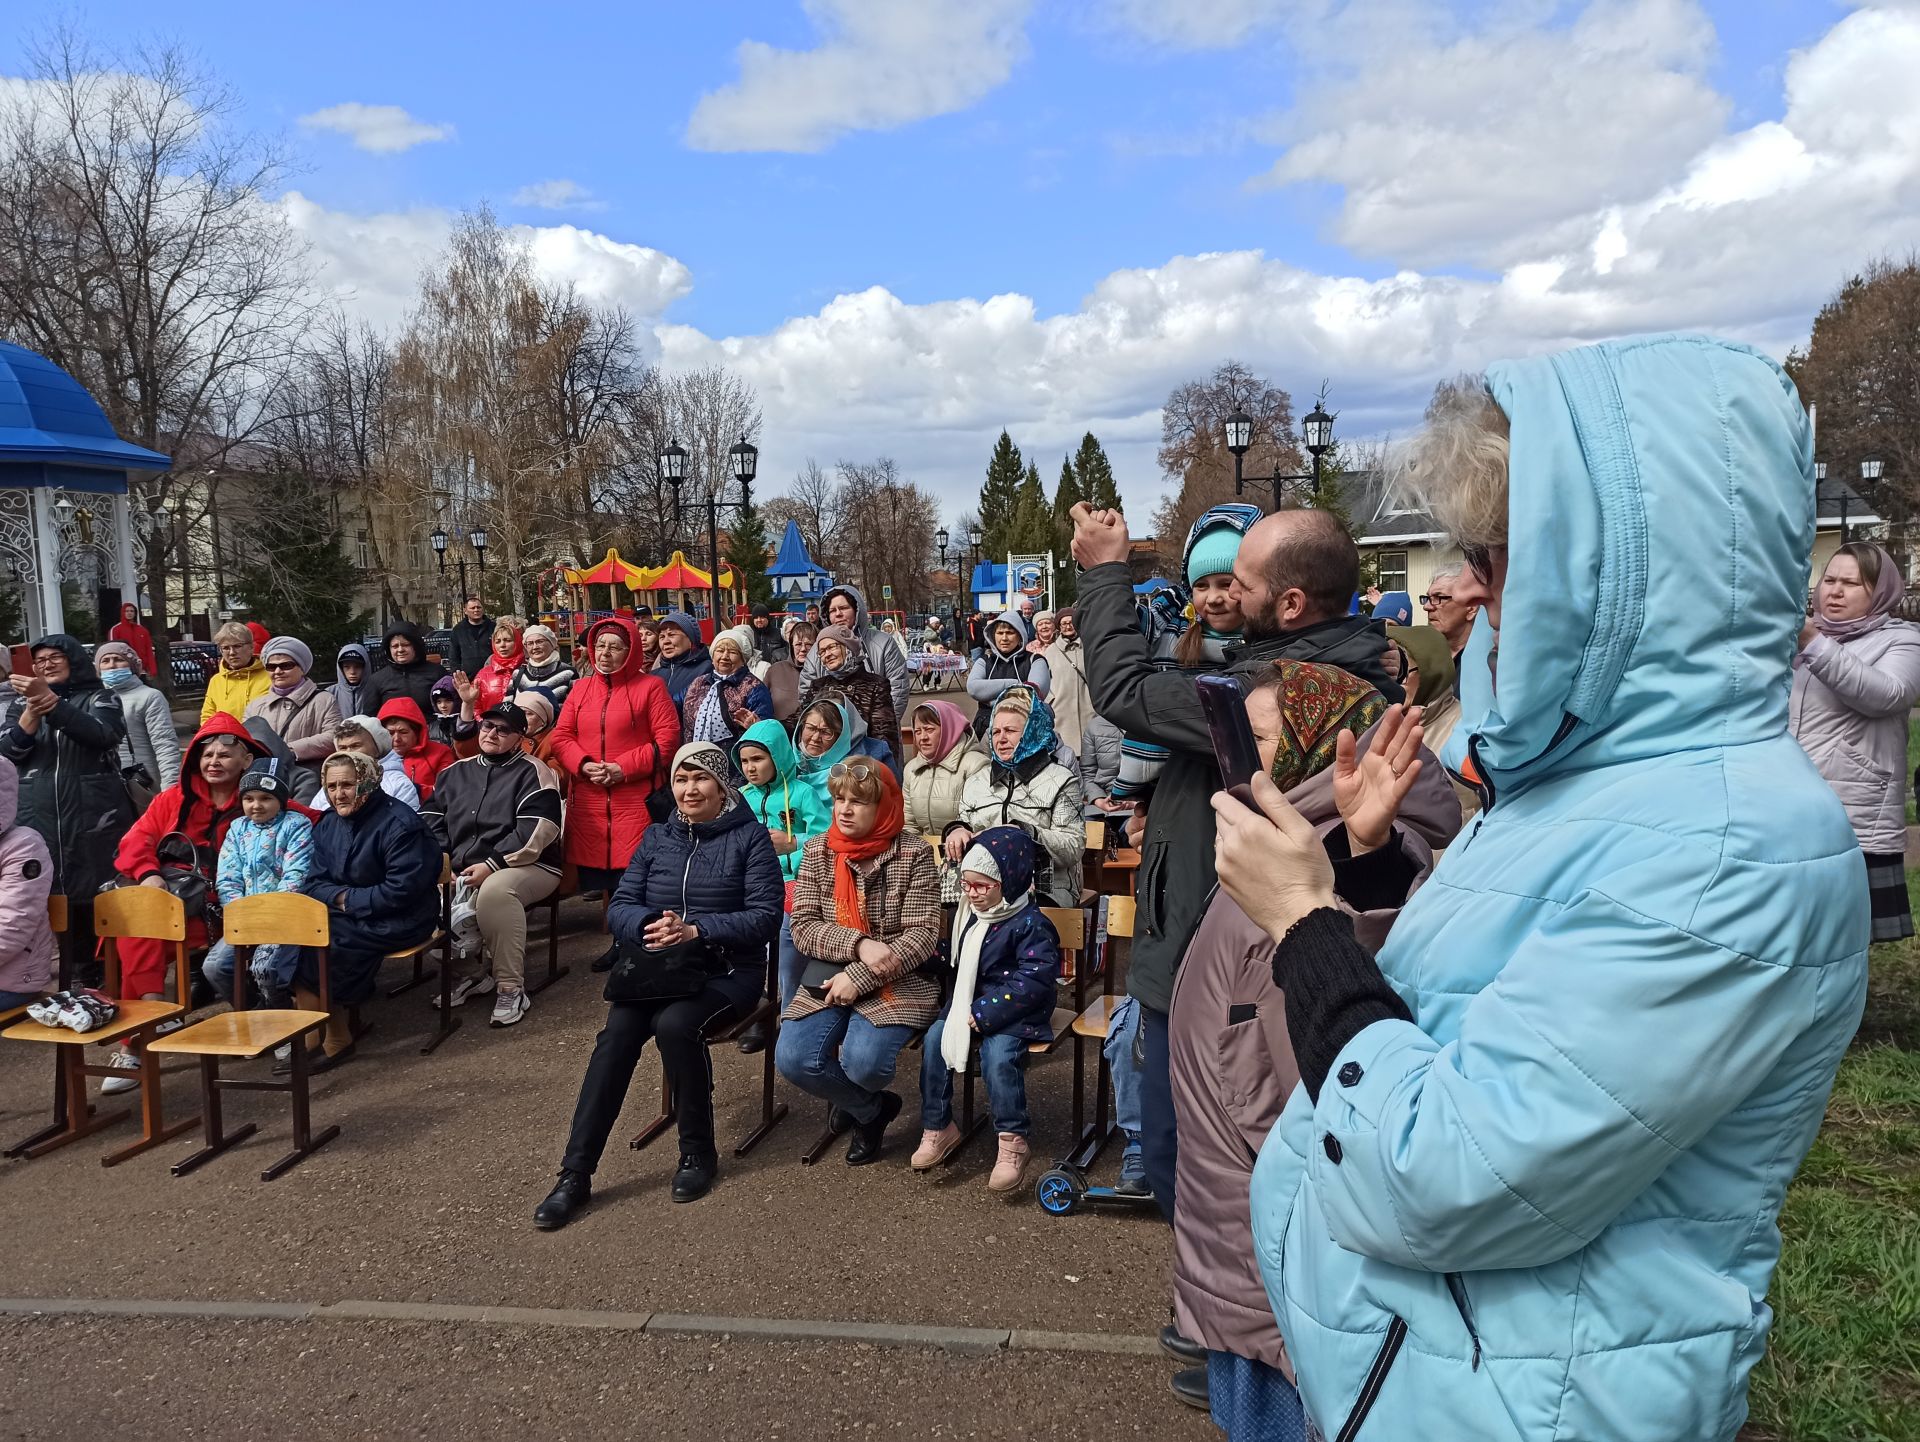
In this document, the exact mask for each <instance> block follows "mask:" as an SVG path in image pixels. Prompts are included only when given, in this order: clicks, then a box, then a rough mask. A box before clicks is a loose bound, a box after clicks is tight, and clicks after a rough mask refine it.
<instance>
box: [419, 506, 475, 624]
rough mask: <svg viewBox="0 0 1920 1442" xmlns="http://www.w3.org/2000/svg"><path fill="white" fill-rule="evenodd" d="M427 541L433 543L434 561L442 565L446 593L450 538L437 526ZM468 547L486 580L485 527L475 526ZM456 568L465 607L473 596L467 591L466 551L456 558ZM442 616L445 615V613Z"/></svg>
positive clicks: (441, 581) (462, 602)
mask: <svg viewBox="0 0 1920 1442" xmlns="http://www.w3.org/2000/svg"><path fill="white" fill-rule="evenodd" d="M427 539H428V540H430V541H431V542H432V543H433V555H434V559H435V560H437V561H438V562H439V563H440V586H441V589H442V591H443V592H444V591H445V588H446V584H447V545H448V541H449V537H448V536H447V533H446V531H444V530H443V529H442V528H440V527H439V526H435V527H434V528H433V534H432V535H431V536H429V537H428V538H427ZM467 547H468V549H469V550H471V551H472V552H473V556H474V560H475V561H476V562H478V564H479V567H480V575H481V578H482V579H483V580H484V579H485V577H486V574H487V532H486V528H485V527H483V526H475V527H474V528H473V529H471V530H470V531H468V532H467ZM454 566H455V568H456V571H457V574H458V575H459V578H460V602H461V604H462V605H465V604H466V600H467V597H468V595H469V594H471V593H470V592H469V591H468V590H467V554H466V552H465V551H462V552H460V554H459V555H458V556H456V557H455V558H454ZM442 614H443V615H444V614H445V613H444V611H443V613H442Z"/></svg>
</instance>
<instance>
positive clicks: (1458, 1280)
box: [1447, 1272, 1480, 1372]
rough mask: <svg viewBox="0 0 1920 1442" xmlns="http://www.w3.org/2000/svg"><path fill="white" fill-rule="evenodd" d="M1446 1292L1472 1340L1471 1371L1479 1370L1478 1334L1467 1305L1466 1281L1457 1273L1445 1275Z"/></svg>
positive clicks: (1471, 1309) (1470, 1310)
mask: <svg viewBox="0 0 1920 1442" xmlns="http://www.w3.org/2000/svg"><path fill="white" fill-rule="evenodd" d="M1447 1291H1448V1292H1450V1293H1451V1294H1452V1295H1453V1305H1454V1306H1455V1307H1456V1308H1458V1309H1459V1312H1460V1320H1461V1321H1462V1322H1465V1323H1466V1324H1467V1335H1468V1336H1469V1337H1471V1338H1472V1339H1473V1370H1474V1371H1476V1372H1478V1371H1479V1370H1480V1334H1479V1332H1477V1331H1475V1330H1474V1326H1473V1308H1472V1307H1471V1306H1469V1305H1468V1304H1467V1279H1466V1278H1465V1277H1462V1276H1461V1275H1460V1274H1459V1273H1458V1272H1448V1273H1447Z"/></svg>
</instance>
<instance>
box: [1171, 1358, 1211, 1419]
mask: <svg viewBox="0 0 1920 1442" xmlns="http://www.w3.org/2000/svg"><path fill="white" fill-rule="evenodd" d="M1167 1385H1168V1386H1170V1387H1172V1388H1173V1395H1174V1396H1176V1397H1178V1398H1179V1399H1180V1400H1181V1401H1182V1402H1185V1403H1186V1404H1187V1405H1188V1406H1189V1407H1197V1408H1199V1409H1200V1410H1201V1411H1202V1412H1205V1411H1207V1410H1208V1408H1209V1406H1210V1405H1211V1404H1210V1401H1209V1399H1208V1397H1207V1369H1206V1368H1205V1367H1183V1368H1181V1369H1180V1370H1179V1371H1178V1372H1175V1373H1174V1374H1173V1380H1172V1381H1171V1382H1169V1383H1168V1384H1167Z"/></svg>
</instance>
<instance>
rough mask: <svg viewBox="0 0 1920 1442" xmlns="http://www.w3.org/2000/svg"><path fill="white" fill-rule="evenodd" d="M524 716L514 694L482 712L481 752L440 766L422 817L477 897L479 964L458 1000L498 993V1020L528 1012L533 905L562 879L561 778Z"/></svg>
mask: <svg viewBox="0 0 1920 1442" xmlns="http://www.w3.org/2000/svg"><path fill="white" fill-rule="evenodd" d="M526 735H527V716H526V713H525V712H524V711H522V710H521V709H520V708H519V707H518V706H515V705H513V704H512V703H511V702H502V703H501V704H500V705H498V706H495V707H493V708H491V709H490V710H488V711H486V712H484V713H483V714H482V715H481V717H480V732H479V737H480V741H479V744H480V754H479V755H478V756H470V757H468V758H467V759H466V760H465V761H456V762H454V763H453V765H451V766H449V767H447V768H446V770H444V771H442V772H441V773H440V775H439V776H438V777H437V778H436V779H435V781H434V784H433V794H432V795H431V796H430V797H429V798H428V799H427V800H426V801H425V802H423V803H422V804H421V807H420V819H421V820H422V821H424V822H426V823H427V830H429V831H431V832H432V833H433V839H434V841H435V842H436V843H437V844H438V845H439V847H440V849H441V850H442V851H444V852H445V853H446V854H447V859H448V861H449V863H450V864H451V865H452V867H453V874H454V876H455V877H456V878H457V879H458V880H461V881H464V882H465V883H466V884H467V887H468V888H469V890H470V892H471V894H472V897H473V907H474V919H475V921H476V922H477V923H478V926H479V930H480V944H481V946H482V947H483V948H484V951H485V955H486V957H487V959H488V960H489V961H490V962H491V964H492V965H491V970H489V969H488V967H487V966H485V965H483V966H482V967H481V968H480V969H479V970H478V971H477V972H476V973H474V974H473V975H471V976H465V977H462V978H461V979H460V981H459V982H458V983H457V984H456V985H455V987H454V989H453V1004H454V1005H455V1006H458V1005H459V1004H460V1003H461V1002H463V1001H465V1000H466V999H467V998H468V997H469V996H473V995H476V994H481V993H485V992H488V991H494V990H495V988H496V986H497V987H498V991H497V993H496V995H495V997H494V1002H493V1017H492V1024H493V1025H494V1026H512V1025H513V1024H514V1023H516V1022H517V1021H519V1020H520V1019H521V1018H522V1017H523V1016H525V1015H526V1014H527V1011H528V1009H529V1008H530V1007H531V1006H532V1002H530V1001H529V1000H528V999H527V989H526V964H527V908H528V907H530V906H532V905H533V904H534V903H535V902H540V901H545V900H546V899H547V898H548V897H549V896H551V895H553V892H554V888H555V887H557V886H559V884H560V782H559V780H558V779H557V778H556V777H555V776H554V774H553V769H552V768H551V767H550V766H548V765H547V764H546V762H544V761H539V760H536V759H535V758H534V756H533V755H532V754H531V753H530V752H528V751H527V750H526V748H525V747H524V745H523V744H522V743H523V742H524V741H525V740H526Z"/></svg>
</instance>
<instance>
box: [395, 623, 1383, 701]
mask: <svg viewBox="0 0 1920 1442" xmlns="http://www.w3.org/2000/svg"><path fill="white" fill-rule="evenodd" d="M395 636H405V637H406V638H407V639H408V640H410V641H412V642H413V660H411V661H409V662H408V663H407V664H406V665H404V666H396V665H394V664H393V662H392V661H388V662H387V664H386V665H384V666H382V667H381V668H380V669H379V670H378V671H375V672H374V673H373V675H371V676H369V677H368V678H367V686H366V691H365V693H364V694H363V697H362V700H361V704H362V705H364V706H365V707H366V708H367V715H369V716H378V715H379V714H380V708H381V707H382V706H384V705H386V704H387V702H389V701H394V700H397V699H399V698H400V697H402V696H407V697H411V698H412V700H413V704H414V705H416V706H418V707H419V708H420V712H421V714H422V715H424V716H431V715H432V714H433V683H434V682H435V681H438V680H439V679H440V678H441V677H442V676H444V675H446V674H447V668H446V667H445V666H441V665H438V664H436V663H435V662H432V661H429V660H428V659H427V642H426V638H425V637H424V636H422V635H421V634H420V628H419V627H418V626H416V625H414V624H413V622H411V621H396V622H395V623H394V624H393V625H391V626H389V627H387V632H386V635H385V636H383V637H382V638H381V640H382V643H383V644H384V645H386V646H388V647H391V646H392V645H393V638H394V637H395ZM1382 649H1385V648H1384V647H1383V648H1382ZM467 674H468V675H472V674H473V673H472V672H468V673H467Z"/></svg>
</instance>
